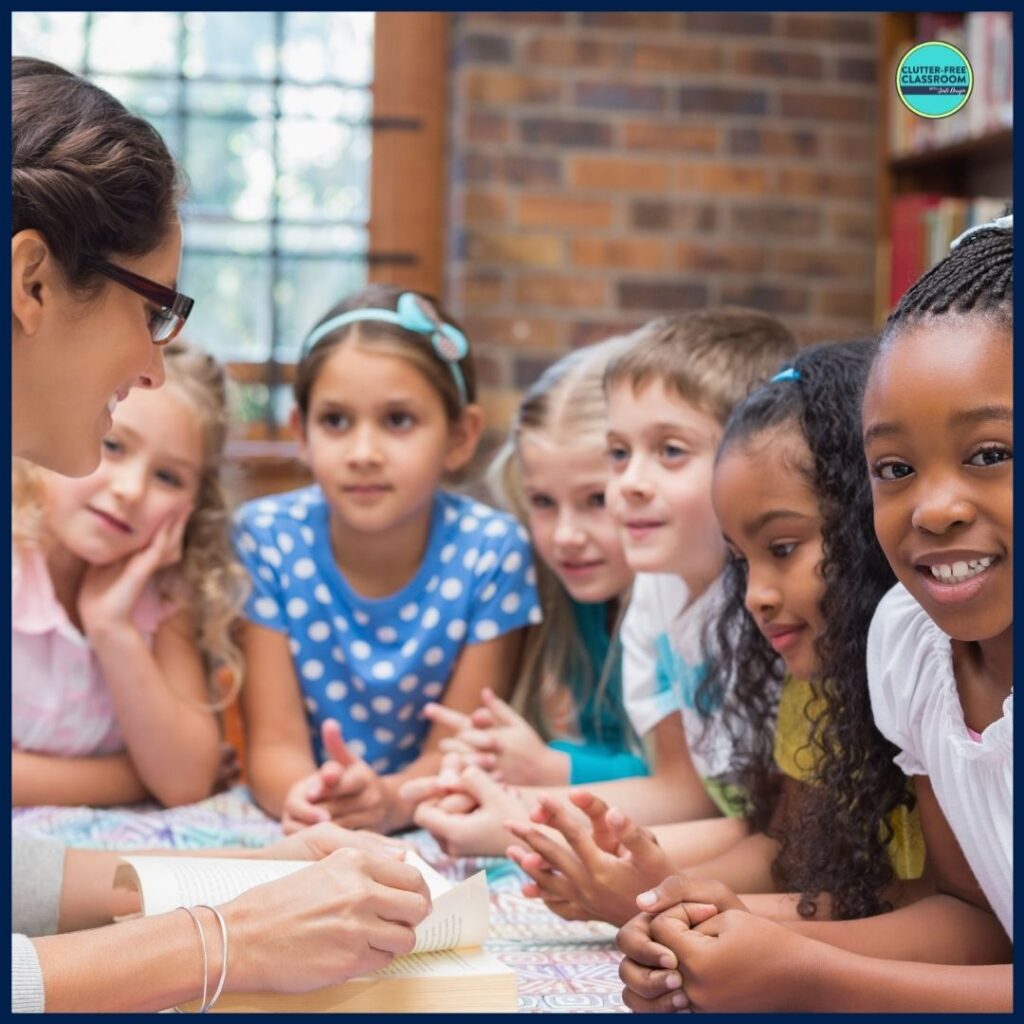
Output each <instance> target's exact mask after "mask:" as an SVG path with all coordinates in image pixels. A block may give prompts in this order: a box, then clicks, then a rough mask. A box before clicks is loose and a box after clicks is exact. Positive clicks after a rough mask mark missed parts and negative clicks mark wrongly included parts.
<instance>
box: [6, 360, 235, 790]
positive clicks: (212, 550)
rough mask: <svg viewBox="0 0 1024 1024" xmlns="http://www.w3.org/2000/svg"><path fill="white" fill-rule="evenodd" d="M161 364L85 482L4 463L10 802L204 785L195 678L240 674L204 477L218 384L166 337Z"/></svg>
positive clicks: (205, 736)
mask: <svg viewBox="0 0 1024 1024" xmlns="http://www.w3.org/2000/svg"><path fill="white" fill-rule="evenodd" d="M164 361H165V366H166V372H167V381H166V384H165V386H164V387H163V388H161V389H160V390H144V389H136V390H133V391H132V392H131V394H130V395H128V397H127V398H126V399H125V400H124V401H123V402H121V403H120V404H119V405H118V406H117V408H116V410H115V411H114V414H113V423H112V427H111V429H110V431H109V432H108V434H107V435H106V437H105V438H104V440H103V457H102V461H101V463H100V466H99V468H98V469H97V470H96V471H95V472H93V473H91V474H89V475H88V476H85V477H80V478H76V479H72V478H68V477H63V476H60V475H58V474H57V473H54V472H51V471H49V470H43V469H39V468H35V467H31V468H30V467H29V466H28V464H25V463H19V464H16V466H15V470H14V491H13V493H14V516H13V523H14V538H13V564H14V585H13V599H12V630H11V646H12V676H13V678H12V701H11V712H12V744H11V746H12V750H11V757H12V774H13V779H12V799H13V803H14V804H15V805H24V804H71V805H76V804H85V805H92V806H106V805H111V804H124V803H132V802H136V801H139V800H142V799H146V798H148V797H152V798H153V799H156V800H158V801H159V802H160V803H162V804H164V805H166V806H176V805H179V804H185V803H190V802H193V801H195V800H199V799H202V798H203V797H205V796H207V795H209V793H210V791H211V789H212V787H213V785H214V780H215V778H216V776H217V772H218V766H219V762H220V756H221V755H220V742H219V734H218V725H217V720H216V717H215V705H216V704H217V701H216V700H215V699H214V698H215V696H220V695H219V694H218V695H214V694H212V693H211V689H210V680H211V676H212V671H213V669H214V668H215V667H222V666H223V667H226V668H227V669H229V670H230V675H231V677H232V678H233V679H234V686H235V688H237V686H238V684H239V683H240V681H241V659H240V652H239V650H238V648H237V647H236V646H235V644H234V643H233V641H232V639H231V635H230V627H231V622H232V619H233V618H234V617H235V615H236V613H237V611H238V609H239V607H240V605H241V602H242V600H243V598H244V593H245V588H246V583H245V576H244V573H243V571H242V570H241V567H240V566H238V565H237V564H236V563H235V561H234V557H233V555H232V552H231V547H230V533H229V521H228V511H227V506H226V503H225V499H224V494H223V492H222V489H221V484H220V458H221V451H222V448H223V444H224V440H225V436H226V433H227V412H226V401H225V397H226V395H225V381H224V377H223V373H222V371H221V368H220V366H219V365H218V364H217V362H216V361H215V360H214V359H213V358H212V357H210V356H207V355H205V354H203V353H201V352H199V351H197V350H195V349H191V348H189V347H188V346H186V345H184V344H182V343H179V342H175V343H172V344H171V345H170V346H168V347H167V348H166V349H165V350H164ZM226 696H227V698H228V699H230V698H231V697H233V694H231V693H229V694H227V695H226Z"/></svg>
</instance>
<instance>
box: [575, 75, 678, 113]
mask: <svg viewBox="0 0 1024 1024" xmlns="http://www.w3.org/2000/svg"><path fill="white" fill-rule="evenodd" d="M665 99H666V96H665V89H664V87H663V86H660V85H643V84H641V83H639V82H621V81H620V82H612V81H608V80H604V81H600V82H577V83H576V88H575V100H576V105H577V106H578V107H587V108H590V109H595V108H596V109H605V110H648V111H652V112H654V111H659V110H664V109H665Z"/></svg>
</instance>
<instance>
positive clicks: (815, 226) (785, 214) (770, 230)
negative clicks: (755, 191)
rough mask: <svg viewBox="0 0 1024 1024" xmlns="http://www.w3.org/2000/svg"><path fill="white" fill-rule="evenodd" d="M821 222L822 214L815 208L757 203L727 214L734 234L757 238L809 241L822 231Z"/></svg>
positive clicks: (734, 208) (732, 210) (735, 209)
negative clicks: (778, 237)
mask: <svg viewBox="0 0 1024 1024" xmlns="http://www.w3.org/2000/svg"><path fill="white" fill-rule="evenodd" d="M822 220H823V215H822V212H821V210H819V209H818V207H817V206H797V205H784V206H776V205H771V204H768V203H756V204H753V205H751V206H740V205H735V206H733V207H732V209H731V210H730V221H731V224H732V228H733V230H734V231H738V232H741V233H742V234H744V235H751V236H754V237H758V238H759V237H765V238H775V237H777V236H779V235H791V236H795V237H799V238H805V239H806V238H812V237H814V236H815V235H817V234H818V232H819V231H820V230H821V225H822Z"/></svg>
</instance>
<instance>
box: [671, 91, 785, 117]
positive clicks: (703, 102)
mask: <svg viewBox="0 0 1024 1024" xmlns="http://www.w3.org/2000/svg"><path fill="white" fill-rule="evenodd" d="M678 100H679V109H680V110H681V111H682V112H683V113H684V114H764V113H766V112H767V110H768V97H767V95H766V94H765V91H764V90H763V89H727V88H723V87H721V86H712V85H684V86H683V87H682V88H681V89H680V90H679V93H678Z"/></svg>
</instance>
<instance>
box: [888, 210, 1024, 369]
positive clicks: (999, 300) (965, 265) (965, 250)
mask: <svg viewBox="0 0 1024 1024" xmlns="http://www.w3.org/2000/svg"><path fill="white" fill-rule="evenodd" d="M1008 212H1009V211H1008ZM950 313H952V314H972V315H974V314H980V315H984V316H991V317H993V318H995V320H996V321H997V322H998V323H1000V324H1001V325H1005V326H1007V327H1012V326H1013V226H1012V221H1011V223H1010V224H1009V225H1008V226H1006V227H1003V226H1001V225H1000V224H998V223H994V224H991V225H988V224H986V225H984V226H982V227H979V228H976V229H974V230H972V231H971V232H970V233H969V234H967V235H961V237H960V240H959V242H958V243H954V246H953V249H952V251H951V252H950V254H949V255H948V256H946V257H945V258H944V259H941V260H940V261H939V262H938V263H936V264H935V266H934V267H932V269H931V270H929V271H928V272H927V273H926V274H924V275H923V276H922V277H921V278H919V279H918V280H917V281H916V282H915V283H914V284H913V285H911V287H910V288H909V289H908V290H907V292H906V293H905V294H904V296H903V298H902V299H900V302H899V305H897V307H896V309H895V310H893V312H892V314H891V315H890V316H889V319H888V320H887V321H886V324H885V329H884V330H883V332H882V337H881V340H880V345H879V348H880V349H884V348H885V347H887V346H888V344H889V342H890V341H891V340H892V338H893V337H894V336H895V335H896V334H897V333H898V332H900V331H903V330H904V329H906V328H907V327H909V326H911V325H912V324H914V323H916V322H917V321H918V320H920V319H921V318H923V317H926V316H942V315H944V314H950Z"/></svg>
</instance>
